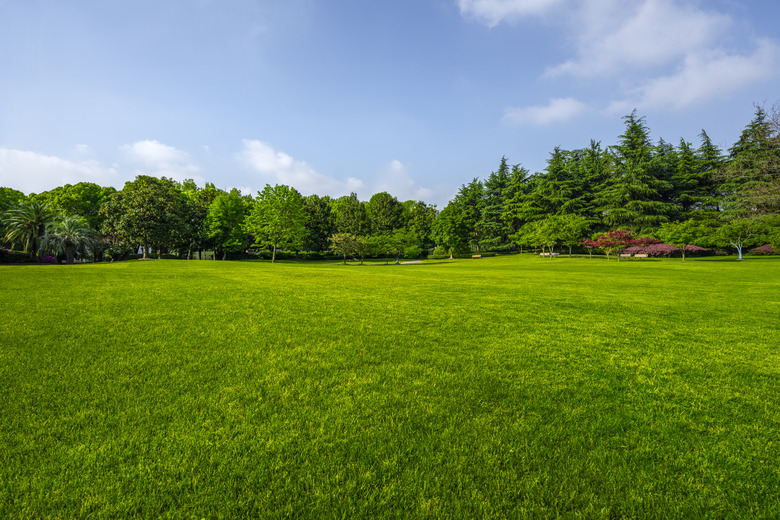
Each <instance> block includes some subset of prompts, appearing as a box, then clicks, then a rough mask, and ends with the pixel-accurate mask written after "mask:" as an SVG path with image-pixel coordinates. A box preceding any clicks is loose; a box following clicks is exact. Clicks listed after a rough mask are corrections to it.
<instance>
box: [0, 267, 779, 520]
mask: <svg viewBox="0 0 780 520" xmlns="http://www.w3.org/2000/svg"><path fill="white" fill-rule="evenodd" d="M0 297H2V304H0V324H1V325H0V517H2V518H80V517H89V518H118V517H122V518H126V517H138V518H157V517H159V518H243V517H245V518H256V517H297V518H409V517H412V518H426V517H428V518H517V517H524V516H528V517H535V518H538V517H557V516H562V517H584V518H621V517H629V518H631V517H637V518H671V517H674V518H680V517H687V518H703V517H711V518H727V517H734V518H738V517H745V518H748V517H749V518H778V517H780V258H750V259H747V260H744V261H742V262H738V261H736V260H734V259H722V258H706V259H689V260H687V261H686V262H684V263H683V262H682V261H680V260H679V259H676V260H647V261H630V262H626V261H623V262H620V263H617V262H615V261H614V259H613V260H612V261H610V262H607V261H605V260H604V259H603V258H594V259H588V258H587V257H583V258H573V259H569V258H566V257H565V256H562V257H561V258H558V259H555V260H545V259H540V258H539V257H538V256H531V255H522V256H501V257H495V258H485V259H481V260H455V261H449V260H446V261H439V262H433V261H432V262H427V263H424V264H416V265H400V266H394V265H387V266H385V265H365V266H342V265H339V264H336V263H324V262H323V263H294V262H290V263H285V262H281V263H277V264H274V265H272V264H270V263H268V262H205V261H201V262H198V261H190V262H187V261H166V260H162V261H158V260H150V261H145V262H144V261H132V262H125V263H118V264H95V265H75V266H17V265H14V266H0Z"/></svg>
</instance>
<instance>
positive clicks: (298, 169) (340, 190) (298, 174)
mask: <svg viewBox="0 0 780 520" xmlns="http://www.w3.org/2000/svg"><path fill="white" fill-rule="evenodd" d="M242 143H243V149H242V150H241V152H239V154H238V160H239V162H241V163H242V164H243V165H244V166H246V167H248V168H249V169H250V170H251V171H252V172H253V173H254V174H255V180H256V181H257V182H258V183H259V186H258V187H259V188H262V186H263V185H265V184H286V185H288V186H292V187H294V188H295V189H297V190H298V191H300V192H301V193H302V194H304V195H309V194H312V193H317V194H319V195H322V194H330V195H333V196H337V195H344V194H347V193H350V192H351V191H358V190H361V189H362V188H363V187H364V184H363V182H362V181H361V180H359V179H352V178H350V179H348V180H347V181H346V182H342V181H339V180H337V179H334V178H332V177H328V176H326V175H323V174H321V173H319V172H318V171H316V170H315V169H314V168H312V167H311V166H309V165H308V164H307V163H306V162H305V161H301V160H296V159H294V158H293V157H292V156H290V155H288V154H286V153H284V152H282V151H278V150H275V149H274V148H273V146H271V145H270V144H268V143H264V142H263V141H258V140H254V139H244V140H243V141H242Z"/></svg>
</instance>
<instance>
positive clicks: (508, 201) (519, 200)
mask: <svg viewBox="0 0 780 520" xmlns="http://www.w3.org/2000/svg"><path fill="white" fill-rule="evenodd" d="M528 182H529V177H528V170H527V169H526V168H522V167H521V166H520V165H519V164H515V165H514V166H512V173H510V174H509V179H508V180H507V185H506V189H505V190H504V204H503V209H502V211H501V221H502V222H503V223H504V226H505V228H506V233H507V238H510V235H513V234H514V233H517V231H518V230H519V229H520V228H521V227H522V226H523V224H524V223H525V221H524V220H523V219H522V216H521V212H520V210H521V208H522V206H523V204H524V202H525V197H526V196H527V195H528V186H529V185H528Z"/></svg>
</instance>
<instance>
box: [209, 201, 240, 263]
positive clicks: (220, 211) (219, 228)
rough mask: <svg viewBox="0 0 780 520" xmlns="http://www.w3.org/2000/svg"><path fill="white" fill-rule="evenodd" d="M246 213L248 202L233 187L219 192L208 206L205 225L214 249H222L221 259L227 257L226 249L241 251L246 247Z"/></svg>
mask: <svg viewBox="0 0 780 520" xmlns="http://www.w3.org/2000/svg"><path fill="white" fill-rule="evenodd" d="M248 214H249V207H248V204H247V203H246V202H245V201H244V199H243V197H241V193H239V191H238V190H237V189H235V188H233V189H232V190H230V192H229V193H226V192H224V191H223V192H221V193H220V194H219V195H217V197H216V198H215V199H214V201H213V202H212V203H211V205H210V206H209V208H208V212H207V214H206V221H205V225H206V229H207V230H208V237H209V238H211V239H213V241H214V247H215V250H219V251H222V260H225V259H226V258H227V253H228V251H241V250H243V249H244V248H245V247H246V245H247V236H246V233H245V232H244V220H245V219H246V217H247V215H248ZM214 258H215V259H216V254H215V255H214Z"/></svg>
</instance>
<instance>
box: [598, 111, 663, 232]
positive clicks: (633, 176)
mask: <svg viewBox="0 0 780 520" xmlns="http://www.w3.org/2000/svg"><path fill="white" fill-rule="evenodd" d="M623 120H624V121H625V122H626V131H625V133H624V134H623V135H621V136H620V142H619V144H617V145H616V146H614V147H612V148H611V154H612V158H613V160H614V167H615V169H614V175H613V176H612V178H611V179H610V180H609V181H608V182H607V183H606V185H605V187H604V189H603V190H602V192H601V194H600V196H599V197H598V198H597V203H598V204H599V205H600V209H601V211H602V213H603V215H604V222H605V224H607V225H608V226H610V227H613V228H616V227H624V228H631V229H634V230H637V231H647V230H652V229H655V228H656V227H658V226H660V225H661V224H662V223H663V222H667V221H668V220H669V215H670V214H672V213H673V212H674V209H675V208H674V204H672V203H670V202H667V201H665V200H664V198H663V195H664V194H666V193H667V192H669V191H670V186H669V182H668V181H666V180H664V179H662V178H658V177H656V175H655V171H654V168H653V164H652V161H653V146H652V145H651V144H650V138H649V131H648V128H647V125H646V124H645V120H644V118H643V117H641V118H640V117H637V115H636V110H634V111H633V112H632V113H631V114H630V115H628V116H625V117H624V118H623Z"/></svg>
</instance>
